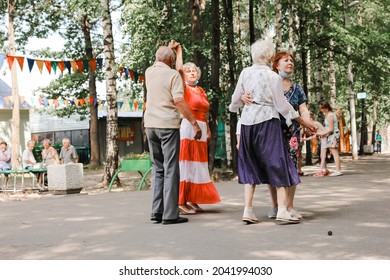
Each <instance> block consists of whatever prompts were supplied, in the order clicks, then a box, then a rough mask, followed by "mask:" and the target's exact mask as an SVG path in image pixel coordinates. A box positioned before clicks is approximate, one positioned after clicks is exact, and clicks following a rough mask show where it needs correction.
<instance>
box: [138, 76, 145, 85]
mask: <svg viewBox="0 0 390 280" xmlns="http://www.w3.org/2000/svg"><path fill="white" fill-rule="evenodd" d="M144 80H145V76H144V75H139V83H140V84H143V83H144Z"/></svg>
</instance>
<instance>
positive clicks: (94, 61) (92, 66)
mask: <svg viewBox="0 0 390 280" xmlns="http://www.w3.org/2000/svg"><path fill="white" fill-rule="evenodd" d="M89 66H90V67H91V70H92V72H95V71H96V59H90V60H89Z"/></svg>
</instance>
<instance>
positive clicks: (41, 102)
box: [38, 97, 43, 105]
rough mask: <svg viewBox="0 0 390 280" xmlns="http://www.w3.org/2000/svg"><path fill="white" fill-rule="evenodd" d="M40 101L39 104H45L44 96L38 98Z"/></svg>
mask: <svg viewBox="0 0 390 280" xmlns="http://www.w3.org/2000/svg"><path fill="white" fill-rule="evenodd" d="M38 102H39V105H42V104H43V98H42V97H39V98H38Z"/></svg>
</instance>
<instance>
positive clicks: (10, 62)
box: [7, 55, 15, 69]
mask: <svg viewBox="0 0 390 280" xmlns="http://www.w3.org/2000/svg"><path fill="white" fill-rule="evenodd" d="M14 60H15V57H14V56H10V55H7V62H8V66H9V69H12V65H13V64H14Z"/></svg>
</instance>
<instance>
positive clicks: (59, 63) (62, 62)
mask: <svg viewBox="0 0 390 280" xmlns="http://www.w3.org/2000/svg"><path fill="white" fill-rule="evenodd" d="M58 68H60V70H61V73H64V70H65V62H64V61H58Z"/></svg>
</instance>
